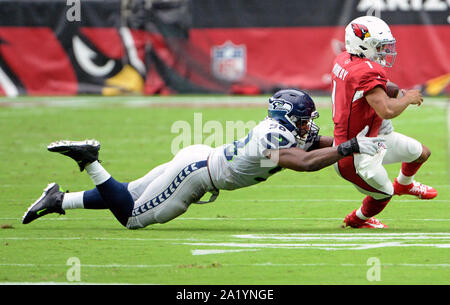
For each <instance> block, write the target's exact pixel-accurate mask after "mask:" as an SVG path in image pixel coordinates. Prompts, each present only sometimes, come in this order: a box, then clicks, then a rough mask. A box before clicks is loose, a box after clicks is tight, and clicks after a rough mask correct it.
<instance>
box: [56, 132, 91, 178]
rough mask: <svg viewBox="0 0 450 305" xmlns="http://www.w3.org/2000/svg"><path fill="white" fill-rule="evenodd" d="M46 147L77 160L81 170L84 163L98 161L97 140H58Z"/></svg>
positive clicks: (84, 165)
mask: <svg viewBox="0 0 450 305" xmlns="http://www.w3.org/2000/svg"><path fill="white" fill-rule="evenodd" d="M47 149H48V150H49V151H52V152H57V153H60V154H63V155H65V156H68V157H71V158H72V159H74V160H75V162H77V164H78V166H79V167H80V171H81V172H82V171H83V170H84V168H85V167H86V165H88V164H89V163H92V162H94V161H98V151H99V150H100V142H98V141H97V140H85V141H58V142H53V143H51V144H50V145H49V146H48V147H47Z"/></svg>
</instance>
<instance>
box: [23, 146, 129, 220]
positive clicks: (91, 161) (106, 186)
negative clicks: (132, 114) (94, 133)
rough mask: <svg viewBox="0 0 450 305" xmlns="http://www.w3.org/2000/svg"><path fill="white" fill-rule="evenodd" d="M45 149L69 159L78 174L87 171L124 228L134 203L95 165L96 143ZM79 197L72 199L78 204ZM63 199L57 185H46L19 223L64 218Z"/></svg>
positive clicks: (120, 185)
mask: <svg viewBox="0 0 450 305" xmlns="http://www.w3.org/2000/svg"><path fill="white" fill-rule="evenodd" d="M48 149H49V150H50V151H53V152H58V153H61V154H64V155H66V156H69V157H71V158H72V159H73V160H75V161H76V162H77V164H78V165H79V167H80V171H83V170H84V169H86V172H87V173H88V174H89V176H90V178H91V179H92V181H93V182H94V184H95V186H96V189H97V191H98V193H99V194H100V196H101V198H102V199H103V201H104V203H105V204H106V206H107V208H108V209H110V210H111V212H112V213H113V214H114V216H115V217H116V218H117V219H118V220H119V222H120V223H121V224H123V225H126V222H127V220H128V217H129V216H130V215H131V211H132V209H133V206H134V201H133V198H132V197H131V194H130V193H129V192H128V190H127V187H126V186H125V185H124V184H122V183H119V182H117V181H116V180H115V179H114V178H112V177H111V175H110V174H109V173H108V172H107V171H106V170H105V169H104V168H103V167H102V166H101V165H100V163H99V162H98V151H99V149H100V143H99V142H98V141H95V140H87V141H60V142H54V143H52V144H50V145H49V146H48ZM80 195H81V194H80V193H78V194H76V195H74V197H77V196H78V197H77V198H78V200H79V198H80ZM83 196H84V194H83ZM64 197H65V196H64V193H63V192H62V191H60V190H59V186H58V185H57V184H52V185H49V187H48V188H47V189H46V190H44V193H43V194H42V196H41V197H40V198H39V199H38V200H37V201H36V202H35V203H33V204H32V206H31V207H30V208H29V209H28V211H27V212H26V213H25V215H24V217H23V221H22V222H23V223H24V224H25V223H29V222H31V221H33V220H35V219H37V218H39V217H41V216H43V215H46V214H48V213H52V212H58V213H60V214H64V210H63V209H62V204H63V198H64ZM68 197H70V196H68ZM72 199H73V198H72ZM74 200H77V199H74Z"/></svg>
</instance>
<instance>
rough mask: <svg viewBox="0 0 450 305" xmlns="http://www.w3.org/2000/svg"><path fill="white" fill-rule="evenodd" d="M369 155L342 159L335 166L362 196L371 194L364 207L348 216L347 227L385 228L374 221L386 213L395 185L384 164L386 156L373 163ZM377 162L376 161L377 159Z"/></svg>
mask: <svg viewBox="0 0 450 305" xmlns="http://www.w3.org/2000/svg"><path fill="white" fill-rule="evenodd" d="M373 159H374V158H373V157H370V156H368V155H357V156H352V157H348V158H344V159H341V160H340V161H339V162H337V163H336V164H335V169H336V171H337V172H338V174H339V175H340V176H341V177H343V178H344V179H346V180H347V181H349V182H351V183H352V184H353V185H354V186H355V187H356V188H357V189H358V191H360V192H361V193H363V194H365V195H367V196H366V197H365V198H364V200H363V202H362V204H361V206H360V207H359V208H358V209H355V210H354V211H352V212H351V213H350V214H348V215H347V217H345V220H344V222H345V224H346V226H350V227H354V228H385V227H387V226H386V225H384V224H382V223H381V222H380V221H379V220H377V219H376V218H374V216H375V215H378V214H379V213H381V211H383V209H384V208H385V207H386V206H387V204H388V203H389V201H390V200H391V198H392V195H393V191H394V190H393V187H392V183H391V182H390V180H389V177H388V175H387V172H386V170H385V169H384V167H383V166H382V165H381V160H382V156H379V157H378V160H373ZM375 159H376V158H375Z"/></svg>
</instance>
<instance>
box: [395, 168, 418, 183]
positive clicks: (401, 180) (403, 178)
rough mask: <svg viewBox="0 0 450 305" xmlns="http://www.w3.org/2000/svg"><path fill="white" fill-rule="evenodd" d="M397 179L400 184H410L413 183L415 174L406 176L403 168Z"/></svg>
mask: <svg viewBox="0 0 450 305" xmlns="http://www.w3.org/2000/svg"><path fill="white" fill-rule="evenodd" d="M397 181H398V183H400V184H403V185H408V184H411V183H413V181H414V176H405V175H403V173H402V170H400V173H399V174H398V177H397Z"/></svg>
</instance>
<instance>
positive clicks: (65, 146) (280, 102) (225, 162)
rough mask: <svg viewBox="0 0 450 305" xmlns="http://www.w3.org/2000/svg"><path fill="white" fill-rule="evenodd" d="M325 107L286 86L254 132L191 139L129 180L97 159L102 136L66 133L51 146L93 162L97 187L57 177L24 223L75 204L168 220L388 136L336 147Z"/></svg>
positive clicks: (134, 222)
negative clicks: (74, 185)
mask: <svg viewBox="0 0 450 305" xmlns="http://www.w3.org/2000/svg"><path fill="white" fill-rule="evenodd" d="M317 117H318V112H317V111H316V107H315V105H314V102H313V100H312V99H311V97H310V96H309V95H308V94H307V93H306V92H303V91H300V90H293V89H286V90H280V91H278V92H276V93H275V94H274V95H273V96H272V97H271V98H270V99H269V108H268V116H267V117H266V118H265V119H264V120H263V121H261V122H260V123H259V124H258V125H257V126H256V127H255V128H253V129H252V130H251V131H250V132H249V133H248V135H247V136H246V137H245V138H243V139H240V140H238V141H235V142H234V143H232V144H226V145H223V146H219V147H216V148H211V147H209V146H206V145H192V146H188V147H186V148H184V149H182V150H180V151H179V152H178V153H177V154H176V155H175V157H174V158H173V159H172V160H171V161H170V162H167V163H165V164H162V165H160V166H157V167H156V168H154V169H152V170H151V171H150V172H149V173H148V174H146V175H145V176H144V177H142V178H140V179H137V180H135V181H132V182H129V183H120V182H117V181H116V180H115V179H114V178H113V177H111V175H110V174H109V173H108V172H107V171H106V170H105V169H104V168H103V166H102V165H101V164H100V163H99V161H98V152H99V149H100V143H99V142H98V141H96V140H87V141H59V142H54V143H51V144H50V145H49V146H48V150H49V151H52V152H58V153H61V154H63V155H66V156H69V157H71V158H72V159H74V160H75V161H76V162H77V163H78V165H79V167H80V171H83V170H84V169H86V172H87V173H88V175H89V176H90V177H91V179H92V181H93V183H94V184H95V186H96V187H95V188H94V189H91V190H88V191H82V192H72V193H64V192H62V191H60V188H59V185H58V184H56V183H51V184H49V185H48V186H47V188H46V189H45V190H44V192H43V194H42V196H41V197H40V198H39V199H37V200H36V201H35V202H34V203H33V204H32V205H31V206H30V208H29V209H28V210H27V211H26V212H25V215H24V217H23V220H22V222H23V223H24V224H27V223H30V222H31V221H33V220H35V219H37V218H39V217H41V216H44V215H46V214H49V213H59V214H65V211H66V210H68V209H74V208H85V209H109V210H111V212H112V213H113V214H114V216H115V217H116V218H117V220H118V221H119V222H120V223H121V224H122V225H123V226H125V227H126V228H128V229H137V228H143V227H146V226H148V225H150V224H154V223H165V222H167V221H169V220H172V219H174V218H176V217H177V216H179V215H181V214H183V213H184V212H185V211H186V210H187V208H188V207H189V206H190V204H191V203H205V202H200V201H199V200H200V199H201V198H202V197H203V195H204V194H205V193H207V192H210V193H211V194H212V195H211V197H210V199H209V201H206V202H211V201H213V200H215V199H216V197H217V196H218V194H219V190H221V189H223V190H234V189H238V188H242V187H246V186H249V185H253V184H256V183H260V182H262V181H265V180H266V179H267V178H269V177H270V176H271V175H273V174H275V173H276V172H278V171H280V170H281V169H283V168H288V169H292V170H295V171H300V172H302V171H317V170H320V169H322V168H324V167H326V166H329V165H331V164H333V163H335V162H337V161H338V160H340V159H341V158H343V157H345V156H349V155H351V154H353V153H361V154H369V155H375V154H376V152H377V150H378V148H379V145H380V143H381V142H383V141H384V140H383V139H381V138H370V137H366V136H365V135H366V133H367V130H368V128H364V129H363V130H362V131H361V132H360V133H359V134H358V135H357V136H356V137H354V138H352V139H351V140H349V141H347V142H344V143H342V144H340V145H338V146H335V147H333V146H332V143H333V138H332V137H326V136H319V134H318V131H319V128H318V127H317V125H316V124H315V123H314V121H313V120H314V119H315V118H317Z"/></svg>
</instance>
